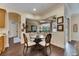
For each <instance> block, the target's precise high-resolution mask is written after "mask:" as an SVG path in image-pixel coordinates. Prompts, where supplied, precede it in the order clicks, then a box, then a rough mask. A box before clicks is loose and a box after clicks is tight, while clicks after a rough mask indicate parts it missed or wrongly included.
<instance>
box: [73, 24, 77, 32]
mask: <svg viewBox="0 0 79 59" xmlns="http://www.w3.org/2000/svg"><path fill="white" fill-rule="evenodd" d="M73 32H78V25H77V24H74V25H73Z"/></svg>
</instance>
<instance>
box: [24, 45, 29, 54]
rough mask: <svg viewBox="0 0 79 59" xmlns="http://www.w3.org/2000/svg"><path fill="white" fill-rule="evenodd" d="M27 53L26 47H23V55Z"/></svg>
mask: <svg viewBox="0 0 79 59" xmlns="http://www.w3.org/2000/svg"><path fill="white" fill-rule="evenodd" d="M27 51H28V46H24V48H23V55H26V53H27Z"/></svg>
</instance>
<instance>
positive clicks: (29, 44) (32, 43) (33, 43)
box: [28, 41, 36, 46]
mask: <svg viewBox="0 0 79 59" xmlns="http://www.w3.org/2000/svg"><path fill="white" fill-rule="evenodd" d="M35 44H36V43H35V42H30V41H29V42H28V46H33V45H35Z"/></svg>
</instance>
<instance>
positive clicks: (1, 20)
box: [0, 9, 6, 28]
mask: <svg viewBox="0 0 79 59" xmlns="http://www.w3.org/2000/svg"><path fill="white" fill-rule="evenodd" d="M5 13H6V11H5V10H4V9H0V28H4V27H5Z"/></svg>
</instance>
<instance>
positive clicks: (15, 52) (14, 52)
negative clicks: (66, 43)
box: [1, 44, 64, 56]
mask: <svg viewBox="0 0 79 59" xmlns="http://www.w3.org/2000/svg"><path fill="white" fill-rule="evenodd" d="M51 48H52V52H51V55H50V56H63V55H64V49H62V48H59V47H56V46H54V45H52V46H51ZM42 52H43V51H34V50H33V51H31V47H29V49H28V52H27V54H26V56H45V55H44V54H43V53H42ZM1 56H23V45H21V44H17V45H14V46H12V47H9V48H8V49H7V50H6V51H5V52H4V53H2V54H1Z"/></svg>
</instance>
